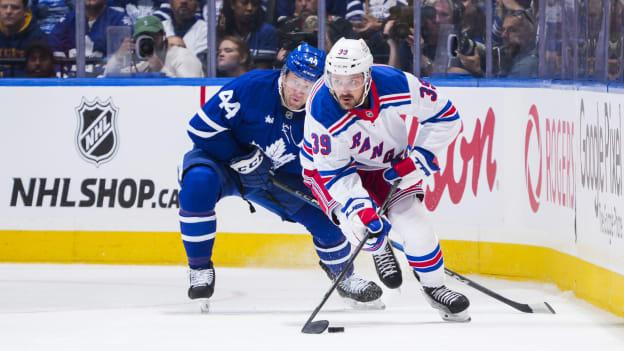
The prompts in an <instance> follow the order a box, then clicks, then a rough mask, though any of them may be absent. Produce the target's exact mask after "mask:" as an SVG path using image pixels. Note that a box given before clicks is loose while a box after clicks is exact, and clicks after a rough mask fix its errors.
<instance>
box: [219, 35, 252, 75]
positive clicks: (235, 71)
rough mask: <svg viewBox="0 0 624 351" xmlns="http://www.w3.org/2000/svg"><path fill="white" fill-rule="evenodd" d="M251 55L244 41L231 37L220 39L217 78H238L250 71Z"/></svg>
mask: <svg viewBox="0 0 624 351" xmlns="http://www.w3.org/2000/svg"><path fill="white" fill-rule="evenodd" d="M251 66H252V65H251V53H250V52H249V47H248V46H247V43H246V42H245V41H244V40H241V39H239V38H235V37H232V36H226V37H224V38H223V39H221V42H220V43H219V46H218V50H217V73H218V74H217V76H218V77H238V76H240V75H242V74H243V73H246V72H249V71H250V70H251Z"/></svg>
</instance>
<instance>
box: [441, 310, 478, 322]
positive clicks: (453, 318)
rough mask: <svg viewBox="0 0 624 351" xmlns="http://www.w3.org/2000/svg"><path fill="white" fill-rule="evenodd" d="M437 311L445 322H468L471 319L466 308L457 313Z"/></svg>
mask: <svg viewBox="0 0 624 351" xmlns="http://www.w3.org/2000/svg"><path fill="white" fill-rule="evenodd" d="M438 313H440V317H442V319H443V320H444V321H446V322H453V323H468V322H470V321H471V318H470V315H469V314H468V310H464V311H461V312H459V313H448V312H444V311H438Z"/></svg>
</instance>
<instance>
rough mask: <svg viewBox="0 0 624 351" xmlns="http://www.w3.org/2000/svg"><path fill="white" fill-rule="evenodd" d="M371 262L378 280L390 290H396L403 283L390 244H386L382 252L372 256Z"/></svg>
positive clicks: (399, 268)
mask: <svg viewBox="0 0 624 351" xmlns="http://www.w3.org/2000/svg"><path fill="white" fill-rule="evenodd" d="M373 262H375V269H376V270H377V275H378V276H379V280H381V282H382V283H383V284H384V285H385V286H387V287H388V288H390V289H396V288H398V287H400V286H401V284H402V283H403V275H402V274H401V267H400V266H399V262H397V259H396V256H394V251H393V250H392V247H391V246H390V244H387V245H386V247H385V248H384V250H383V251H382V252H381V253H379V254H373Z"/></svg>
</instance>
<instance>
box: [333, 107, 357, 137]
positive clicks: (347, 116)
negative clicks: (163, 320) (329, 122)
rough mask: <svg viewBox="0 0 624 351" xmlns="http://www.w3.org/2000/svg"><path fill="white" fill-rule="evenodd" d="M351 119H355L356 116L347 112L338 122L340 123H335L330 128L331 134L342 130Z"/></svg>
mask: <svg viewBox="0 0 624 351" xmlns="http://www.w3.org/2000/svg"><path fill="white" fill-rule="evenodd" d="M351 117H355V114H354V113H351V112H347V113H346V114H345V115H343V116H342V117H341V118H340V119H339V120H338V122H336V123H334V125H333V126H331V127H330V128H329V133H331V134H334V132H335V131H336V130H337V129H340V128H341V127H342V126H343V125H344V124H345V123H347V122H348V121H349V120H350V119H351Z"/></svg>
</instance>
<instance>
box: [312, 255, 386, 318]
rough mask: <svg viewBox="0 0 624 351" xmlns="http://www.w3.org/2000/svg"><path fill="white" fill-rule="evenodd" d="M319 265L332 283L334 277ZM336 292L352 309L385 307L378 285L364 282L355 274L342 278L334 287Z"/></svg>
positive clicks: (327, 269)
mask: <svg viewBox="0 0 624 351" xmlns="http://www.w3.org/2000/svg"><path fill="white" fill-rule="evenodd" d="M319 264H320V265H321V267H322V268H323V270H324V271H325V273H327V276H328V277H329V279H331V280H332V281H334V280H335V279H336V276H335V275H334V274H333V273H332V272H331V271H330V270H329V268H328V267H327V266H326V265H325V264H323V262H320V261H319ZM336 290H338V295H340V296H341V297H343V299H344V300H345V302H346V303H347V304H349V305H350V306H351V307H353V308H358V309H384V308H385V307H386V306H385V305H384V304H383V302H382V301H381V299H380V298H381V295H382V294H383V291H382V290H381V288H380V287H379V285H377V284H375V283H374V282H372V281H370V280H364V279H362V278H360V277H359V276H357V275H356V274H351V275H350V276H348V277H343V278H342V280H341V281H340V283H338V285H337V286H336Z"/></svg>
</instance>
